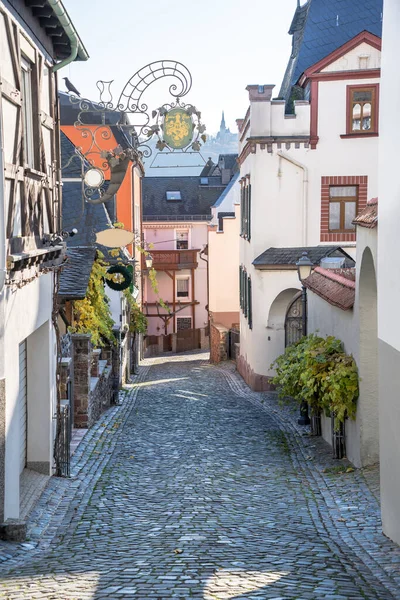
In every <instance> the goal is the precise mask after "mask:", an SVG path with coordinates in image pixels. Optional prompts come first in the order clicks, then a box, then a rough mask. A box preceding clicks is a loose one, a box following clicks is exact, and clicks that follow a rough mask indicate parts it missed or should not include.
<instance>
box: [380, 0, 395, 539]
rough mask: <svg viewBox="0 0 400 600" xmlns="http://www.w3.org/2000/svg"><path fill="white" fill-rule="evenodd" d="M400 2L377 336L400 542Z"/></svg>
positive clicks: (390, 493)
mask: <svg viewBox="0 0 400 600" xmlns="http://www.w3.org/2000/svg"><path fill="white" fill-rule="evenodd" d="M399 30H400V4H399V2H398V1H397V0H385V5H384V19H383V48H382V84H381V101H380V155H379V186H380V187H379V239H378V289H379V297H378V334H379V362H380V365H379V369H380V382H379V405H380V414H379V420H380V455H381V503H382V504H381V506H382V522H383V530H384V532H385V534H386V535H388V536H389V537H391V538H392V539H394V540H395V541H396V542H397V543H399V544H400V436H399V431H400V402H399V388H400V377H399V373H400V324H399V320H398V319H397V313H398V304H399V302H398V299H399V297H400V274H399V270H398V268H397V267H396V266H395V264H396V258H397V256H398V239H399V222H400V203H399V197H400V179H399V177H398V140H399V136H400V122H399V120H398V119H394V118H393V99H394V98H399V97H400V74H399V68H398V56H399V52H400V36H399Z"/></svg>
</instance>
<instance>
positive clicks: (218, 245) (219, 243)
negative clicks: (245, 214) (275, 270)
mask: <svg viewBox="0 0 400 600" xmlns="http://www.w3.org/2000/svg"><path fill="white" fill-rule="evenodd" d="M239 203H240V185H239V183H238V182H237V183H236V184H234V185H233V187H232V188H231V189H230V190H229V192H228V193H227V194H226V196H225V198H224V199H223V202H222V203H221V204H220V205H218V207H216V208H213V213H214V214H215V217H214V222H215V223H217V222H218V220H217V213H218V212H234V213H235V218H224V219H223V227H224V229H223V231H222V232H218V231H216V230H215V229H210V230H209V232H208V264H209V309H210V311H211V312H213V313H215V312H238V311H239V241H240V236H239V234H240V204H239Z"/></svg>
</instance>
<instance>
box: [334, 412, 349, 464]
mask: <svg viewBox="0 0 400 600" xmlns="http://www.w3.org/2000/svg"><path fill="white" fill-rule="evenodd" d="M332 455H333V458H337V459H340V458H344V457H345V456H346V429H345V424H344V423H340V424H339V425H338V427H337V426H336V419H335V416H334V415H333V414H332Z"/></svg>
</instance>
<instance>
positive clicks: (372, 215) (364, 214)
mask: <svg viewBox="0 0 400 600" xmlns="http://www.w3.org/2000/svg"><path fill="white" fill-rule="evenodd" d="M353 223H354V225H359V226H360V227H367V228H368V229H374V227H376V226H377V225H378V198H372V200H369V201H368V203H367V206H366V207H365V208H364V210H362V211H361V212H360V214H359V215H357V216H356V218H355V219H354V221H353Z"/></svg>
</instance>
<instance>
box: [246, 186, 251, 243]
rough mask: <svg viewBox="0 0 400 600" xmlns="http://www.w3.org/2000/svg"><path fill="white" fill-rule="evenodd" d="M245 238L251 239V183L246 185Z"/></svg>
mask: <svg viewBox="0 0 400 600" xmlns="http://www.w3.org/2000/svg"><path fill="white" fill-rule="evenodd" d="M248 205H249V206H248V211H247V212H248V215H247V239H248V240H249V241H250V240H251V185H250V184H249V187H248Z"/></svg>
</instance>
